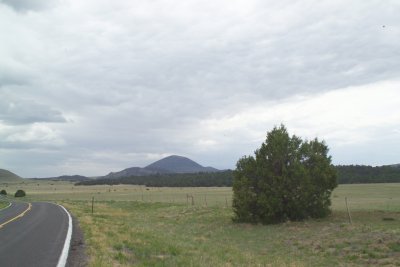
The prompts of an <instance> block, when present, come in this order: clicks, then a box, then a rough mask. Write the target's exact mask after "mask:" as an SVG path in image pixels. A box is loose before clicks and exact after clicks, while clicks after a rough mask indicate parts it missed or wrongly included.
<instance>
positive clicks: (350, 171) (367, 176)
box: [336, 165, 400, 184]
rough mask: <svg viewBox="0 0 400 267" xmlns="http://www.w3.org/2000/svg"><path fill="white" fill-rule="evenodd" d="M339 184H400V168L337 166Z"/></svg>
mask: <svg viewBox="0 0 400 267" xmlns="http://www.w3.org/2000/svg"><path fill="white" fill-rule="evenodd" d="M336 171H337V173H338V183H339V184H368V183H400V167H395V166H378V167H372V166H365V165H339V166H336Z"/></svg>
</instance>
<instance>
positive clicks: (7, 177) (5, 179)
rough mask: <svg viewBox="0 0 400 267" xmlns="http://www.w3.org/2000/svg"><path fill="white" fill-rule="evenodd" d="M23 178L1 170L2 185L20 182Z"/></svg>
mask: <svg viewBox="0 0 400 267" xmlns="http://www.w3.org/2000/svg"><path fill="white" fill-rule="evenodd" d="M20 181H22V178H21V177H19V176H18V175H16V174H15V173H12V172H10V171H7V170H4V169H0V183H12V182H20Z"/></svg>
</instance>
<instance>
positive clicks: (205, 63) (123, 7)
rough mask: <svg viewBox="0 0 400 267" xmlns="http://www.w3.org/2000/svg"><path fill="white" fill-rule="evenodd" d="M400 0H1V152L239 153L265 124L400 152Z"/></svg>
mask: <svg viewBox="0 0 400 267" xmlns="http://www.w3.org/2000/svg"><path fill="white" fill-rule="evenodd" d="M399 14H400V1H398V0H393V1H390V0H385V1H382V0H377V1H373V0H354V1H350V2H349V1H345V0H332V1H293V0H290V1H289V0H286V1H285V0H282V1H276V0H273V1H266V0H259V1H257V0H223V1H220V0H212V1H211V0H210V1H208V0H185V1H175V0H169V1H167V0H149V1H136V0H132V1H126V0H113V1H110V0H85V1H80V0H0V38H1V41H0V168H4V169H8V170H10V171H13V172H15V173H17V174H19V175H21V176H23V177H48V176H58V175H62V174H82V175H89V176H96V175H105V174H107V173H109V172H110V171H119V170H121V169H124V168H127V167H132V166H146V165H147V164H150V163H152V162H153V161H155V160H158V159H160V158H162V157H164V156H168V155H171V154H177V155H182V156H187V157H189V158H191V159H193V160H195V161H197V162H199V163H200V164H202V165H204V166H213V167H216V168H221V169H222V168H234V166H235V164H236V161H237V160H238V159H239V158H240V157H241V156H243V155H249V154H252V153H253V151H254V150H255V149H256V148H258V147H259V146H260V145H261V143H262V142H263V141H264V140H265V136H266V133H267V131H269V130H271V129H272V128H273V127H274V125H279V124H280V123H284V124H285V125H286V127H287V128H288V130H289V132H290V134H296V135H298V136H300V137H303V138H314V137H318V138H319V139H323V140H325V141H326V143H327V144H328V146H329V147H330V154H331V156H332V159H333V163H335V164H368V165H384V164H393V163H400V156H399V155H400V16H399Z"/></svg>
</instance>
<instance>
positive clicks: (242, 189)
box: [233, 125, 337, 224]
mask: <svg viewBox="0 0 400 267" xmlns="http://www.w3.org/2000/svg"><path fill="white" fill-rule="evenodd" d="M336 186H337V182H336V170H335V168H334V166H333V165H332V164H331V158H330V157H329V156H328V147H327V146H326V145H325V143H324V142H320V141H318V139H314V140H312V141H303V140H302V139H300V138H299V137H297V136H292V137H290V136H289V134H288V132H287V130H286V128H285V126H284V125H281V126H280V127H275V128H274V129H273V130H272V131H271V132H269V133H268V134H267V138H266V140H265V142H264V143H263V144H262V145H261V148H259V149H257V150H256V151H255V157H253V156H248V157H243V158H241V159H240V160H239V161H238V162H237V164H236V170H235V171H234V181H233V193H234V194H233V210H234V213H235V217H234V220H236V221H239V222H254V223H257V222H260V223H265V224H269V223H279V222H283V221H286V220H302V219H306V218H309V217H313V218H319V217H324V216H326V215H328V214H329V212H330V210H329V206H330V204H331V202H330V196H331V192H332V190H333V189H334V188H335V187H336Z"/></svg>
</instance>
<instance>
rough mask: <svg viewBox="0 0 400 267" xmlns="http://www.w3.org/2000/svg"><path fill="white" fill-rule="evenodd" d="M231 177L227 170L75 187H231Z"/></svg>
mask: <svg viewBox="0 0 400 267" xmlns="http://www.w3.org/2000/svg"><path fill="white" fill-rule="evenodd" d="M232 177H233V175H232V171H231V170H227V171H221V172H213V173H175V174H157V175H149V176H130V177H121V178H100V179H96V180H90V181H82V182H79V183H76V184H75V185H104V184H106V185H116V184H134V185H145V186H149V187H211V186H232Z"/></svg>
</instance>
